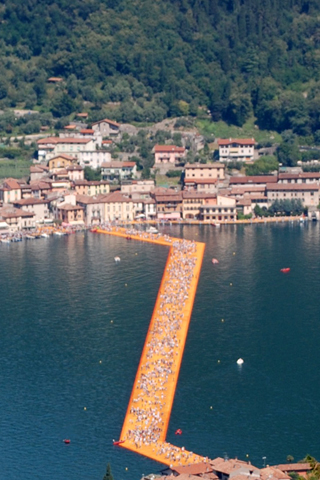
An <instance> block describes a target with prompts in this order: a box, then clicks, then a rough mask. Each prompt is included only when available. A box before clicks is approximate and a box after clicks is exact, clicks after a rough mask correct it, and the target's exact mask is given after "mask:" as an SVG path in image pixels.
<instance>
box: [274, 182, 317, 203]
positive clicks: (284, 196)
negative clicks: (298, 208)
mask: <svg viewBox="0 0 320 480" xmlns="http://www.w3.org/2000/svg"><path fill="white" fill-rule="evenodd" d="M267 198H268V207H270V206H271V205H272V204H273V202H275V201H276V200H301V201H302V204H303V205H304V206H305V207H315V206H318V205H319V186H318V185H317V184H316V183H310V184H300V183H289V184H286V183H278V184H267Z"/></svg>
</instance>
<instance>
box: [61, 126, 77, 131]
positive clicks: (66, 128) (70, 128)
mask: <svg viewBox="0 0 320 480" xmlns="http://www.w3.org/2000/svg"><path fill="white" fill-rule="evenodd" d="M63 128H64V129H65V130H74V129H75V128H76V125H66V126H65V127H63Z"/></svg>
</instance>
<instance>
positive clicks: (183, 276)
mask: <svg viewBox="0 0 320 480" xmlns="http://www.w3.org/2000/svg"><path fill="white" fill-rule="evenodd" d="M95 231H96V232H97V233H104V234H108V235H115V236H118V237H122V238H126V239H128V240H129V239H130V240H138V241H143V242H148V243H154V244H157V245H165V246H169V247H170V249H169V255H168V258H167V262H166V266H165V270H164V273H163V277H162V281H161V284H160V288H159V292H158V295H157V299H156V303H155V307H154V310H153V314H152V317H151V321H150V325H149V329H148V333H147V336H146V340H145V344H144V348H143V351H142V355H141V359H140V362H139V366H138V370H137V374H136V378H135V381H134V385H133V389H132V393H131V397H130V400H129V405H128V408H127V412H126V416H125V419H124V423H123V427H122V431H121V435H120V440H119V442H118V444H119V445H120V446H121V447H123V448H126V449H129V450H131V451H133V452H136V453H139V454H140V455H144V456H146V457H148V458H151V459H152V460H155V461H157V462H160V463H162V464H164V465H167V466H171V467H173V466H178V465H190V464H192V463H199V462H205V461H208V459H207V458H204V457H203V456H201V455H196V454H195V453H193V452H189V451H187V450H186V449H185V448H184V447H181V448H180V447H176V446H174V445H172V444H170V443H168V442H166V435H167V430H168V425H169V421H170V414H171V410H172V405H173V400H174V395H175V390H176V385H177V382H178V377H179V371H180V365H181V361H182V357H183V352H184V346H185V342H186V338H187V333H188V328H189V323H190V318H191V313H192V308H193V303H194V298H195V294H196V290H197V285H198V281H199V276H200V270H201V265H202V259H203V254H204V250H205V244H204V243H200V242H192V241H188V240H182V239H179V238H172V237H169V236H167V235H161V234H151V233H146V232H141V231H137V230H134V229H133V228H132V227H131V228H128V229H125V228H120V227H112V228H107V229H100V228H97V229H95Z"/></svg>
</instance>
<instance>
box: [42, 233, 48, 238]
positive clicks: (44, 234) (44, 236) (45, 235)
mask: <svg viewBox="0 0 320 480" xmlns="http://www.w3.org/2000/svg"><path fill="white" fill-rule="evenodd" d="M40 237H42V238H49V235H48V234H47V233H41V235H40Z"/></svg>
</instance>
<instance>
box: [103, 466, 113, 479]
mask: <svg viewBox="0 0 320 480" xmlns="http://www.w3.org/2000/svg"><path fill="white" fill-rule="evenodd" d="M103 480H114V478H113V475H112V472H111V466H110V463H108V465H107V470H106V473H105V474H104V477H103Z"/></svg>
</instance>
